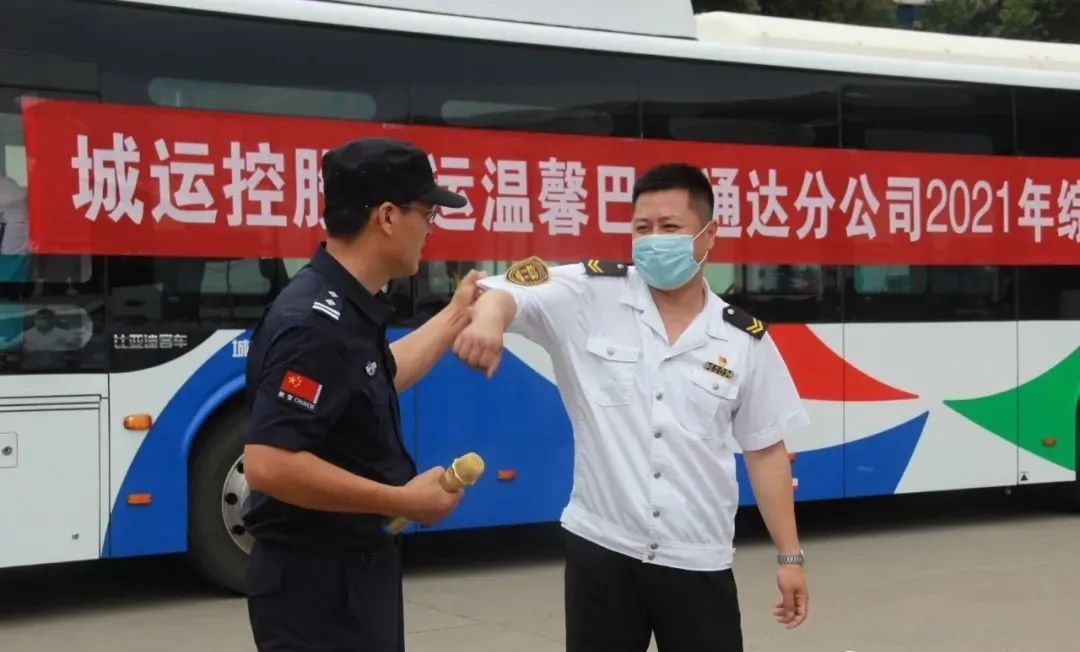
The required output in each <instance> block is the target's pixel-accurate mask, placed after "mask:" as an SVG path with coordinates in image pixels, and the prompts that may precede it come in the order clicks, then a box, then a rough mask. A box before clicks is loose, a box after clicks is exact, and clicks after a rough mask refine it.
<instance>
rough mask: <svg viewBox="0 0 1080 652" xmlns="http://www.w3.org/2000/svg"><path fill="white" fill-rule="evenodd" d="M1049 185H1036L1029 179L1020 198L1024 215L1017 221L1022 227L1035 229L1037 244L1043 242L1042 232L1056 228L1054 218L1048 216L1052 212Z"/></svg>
mask: <svg viewBox="0 0 1080 652" xmlns="http://www.w3.org/2000/svg"><path fill="white" fill-rule="evenodd" d="M1049 194H1050V185H1049V184H1045V185H1043V184H1036V183H1035V182H1034V181H1033V180H1031V179H1028V180H1027V181H1026V182H1025V183H1024V194H1023V195H1022V196H1021V197H1020V208H1022V209H1023V214H1022V215H1020V217H1019V218H1018V219H1017V220H1016V223H1017V224H1019V225H1020V226H1026V227H1030V228H1033V229H1035V242H1042V230H1043V229H1044V228H1046V229H1049V228H1053V226H1054V218H1052V217H1050V216H1049V215H1047V214H1046V211H1048V210H1050V198H1049V197H1047V195H1049Z"/></svg>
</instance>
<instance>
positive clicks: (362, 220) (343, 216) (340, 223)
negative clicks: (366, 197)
mask: <svg viewBox="0 0 1080 652" xmlns="http://www.w3.org/2000/svg"><path fill="white" fill-rule="evenodd" d="M376 208H377V206H335V207H334V208H328V209H326V210H325V211H323V222H324V223H325V224H326V234H327V235H328V236H330V237H331V238H344V239H350V238H353V237H355V236H356V235H357V234H359V233H360V232H361V231H363V230H364V227H365V226H367V224H368V222H369V221H371V216H372V215H373V214H374V213H375V209H376Z"/></svg>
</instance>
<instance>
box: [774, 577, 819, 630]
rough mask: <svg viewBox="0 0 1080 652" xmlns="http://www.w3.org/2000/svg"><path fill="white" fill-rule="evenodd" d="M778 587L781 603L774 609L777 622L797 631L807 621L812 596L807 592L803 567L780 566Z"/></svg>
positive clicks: (777, 578) (777, 579) (777, 580)
mask: <svg viewBox="0 0 1080 652" xmlns="http://www.w3.org/2000/svg"><path fill="white" fill-rule="evenodd" d="M776 585H777V587H778V588H779V589H780V601H779V602H777V603H776V606H775V608H774V609H773V615H774V616H776V622H778V623H781V624H782V625H785V626H786V627H787V628H788V629H795V628H796V627H798V626H799V625H801V624H802V622H803V621H804V620H806V616H807V614H808V613H809V611H810V594H809V593H808V592H807V590H806V575H805V574H804V573H803V569H802V566H793V565H782V566H780V568H778V569H777V570H776Z"/></svg>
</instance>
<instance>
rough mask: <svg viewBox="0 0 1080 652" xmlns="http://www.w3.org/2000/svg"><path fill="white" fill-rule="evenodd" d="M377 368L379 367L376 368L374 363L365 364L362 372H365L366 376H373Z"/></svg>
mask: <svg viewBox="0 0 1080 652" xmlns="http://www.w3.org/2000/svg"><path fill="white" fill-rule="evenodd" d="M378 368H379V366H378V365H377V364H375V362H369V363H367V364H366V365H365V366H364V371H366V372H367V375H369V376H374V375H375V371H376V370H377V369H378Z"/></svg>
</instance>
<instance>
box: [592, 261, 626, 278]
mask: <svg viewBox="0 0 1080 652" xmlns="http://www.w3.org/2000/svg"><path fill="white" fill-rule="evenodd" d="M582 264H583V265H585V273H586V274H588V275H589V276H626V265H624V264H623V263H613V262H610V261H606V260H597V259H595V258H590V259H589V260H586V261H583V262H582Z"/></svg>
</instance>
